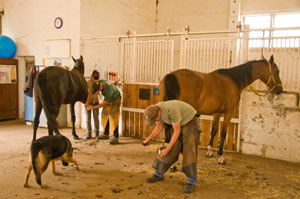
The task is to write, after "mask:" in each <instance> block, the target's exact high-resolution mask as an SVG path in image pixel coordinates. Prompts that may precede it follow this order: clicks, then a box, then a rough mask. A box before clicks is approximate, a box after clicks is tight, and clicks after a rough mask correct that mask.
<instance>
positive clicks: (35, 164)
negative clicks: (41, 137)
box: [30, 141, 50, 186]
mask: <svg viewBox="0 0 300 199" xmlns="http://www.w3.org/2000/svg"><path fill="white" fill-rule="evenodd" d="M42 148H43V145H42V143H40V142H39V141H33V142H32V143H31V148H30V152H31V163H32V168H33V172H34V175H35V180H36V182H37V183H38V184H39V185H40V186H41V184H42V180H41V174H42V173H43V171H45V170H46V169H47V167H48V164H49V162H50V158H49V157H50V156H49V154H46V155H44V156H43V157H41V159H40V158H39V156H38V154H39V152H40V151H41V150H42Z"/></svg>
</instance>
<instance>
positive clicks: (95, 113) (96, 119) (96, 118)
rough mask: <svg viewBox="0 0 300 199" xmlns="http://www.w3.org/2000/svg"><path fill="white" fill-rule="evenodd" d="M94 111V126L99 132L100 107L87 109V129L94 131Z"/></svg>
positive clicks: (96, 131)
mask: <svg viewBox="0 0 300 199" xmlns="http://www.w3.org/2000/svg"><path fill="white" fill-rule="evenodd" d="M92 112H93V118H94V126H95V129H94V131H95V134H96V135H98V134H99V109H93V110H87V109H85V115H86V130H87V132H88V133H91V132H92V125H91V115H92Z"/></svg>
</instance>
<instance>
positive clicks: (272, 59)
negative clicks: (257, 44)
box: [270, 55, 274, 64]
mask: <svg viewBox="0 0 300 199" xmlns="http://www.w3.org/2000/svg"><path fill="white" fill-rule="evenodd" d="M270 63H271V64H273V63H274V57H273V55H272V56H271V57H270Z"/></svg>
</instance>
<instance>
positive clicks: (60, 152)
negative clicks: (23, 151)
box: [24, 135, 78, 188]
mask: <svg viewBox="0 0 300 199" xmlns="http://www.w3.org/2000/svg"><path fill="white" fill-rule="evenodd" d="M72 155H73V149H72V144H71V142H70V140H69V139H68V138H66V137H65V136H63V135H55V136H52V135H51V136H45V137H41V138H39V139H37V140H35V141H33V142H32V143H31V147H30V157H29V165H28V171H27V174H26V176H25V182H24V187H28V179H29V176H30V172H31V170H32V169H33V171H34V174H35V180H36V182H37V183H38V184H39V185H40V186H41V188H45V187H47V185H45V184H42V180H41V175H42V174H43V173H44V172H45V171H46V169H47V167H48V165H49V163H50V162H51V163H52V173H53V174H54V175H55V174H56V171H55V160H62V163H63V165H64V166H68V162H72V163H74V164H75V167H76V169H78V164H77V161H76V160H75V159H74V158H73V157H72Z"/></svg>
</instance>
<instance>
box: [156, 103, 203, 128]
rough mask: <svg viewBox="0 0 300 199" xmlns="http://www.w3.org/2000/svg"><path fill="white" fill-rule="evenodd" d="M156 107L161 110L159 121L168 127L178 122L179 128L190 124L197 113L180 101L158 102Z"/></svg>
mask: <svg viewBox="0 0 300 199" xmlns="http://www.w3.org/2000/svg"><path fill="white" fill-rule="evenodd" d="M156 106H159V107H160V108H161V109H162V115H161V118H160V121H161V122H163V123H167V124H170V125H172V124H174V123H177V122H179V121H180V126H184V125H186V124H187V123H188V122H190V121H191V120H192V119H193V118H194V117H195V115H196V113H197V111H196V110H195V109H194V108H193V107H192V106H191V105H189V104H188V103H186V102H183V101H180V100H170V101H164V102H158V103H157V104H156Z"/></svg>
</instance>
